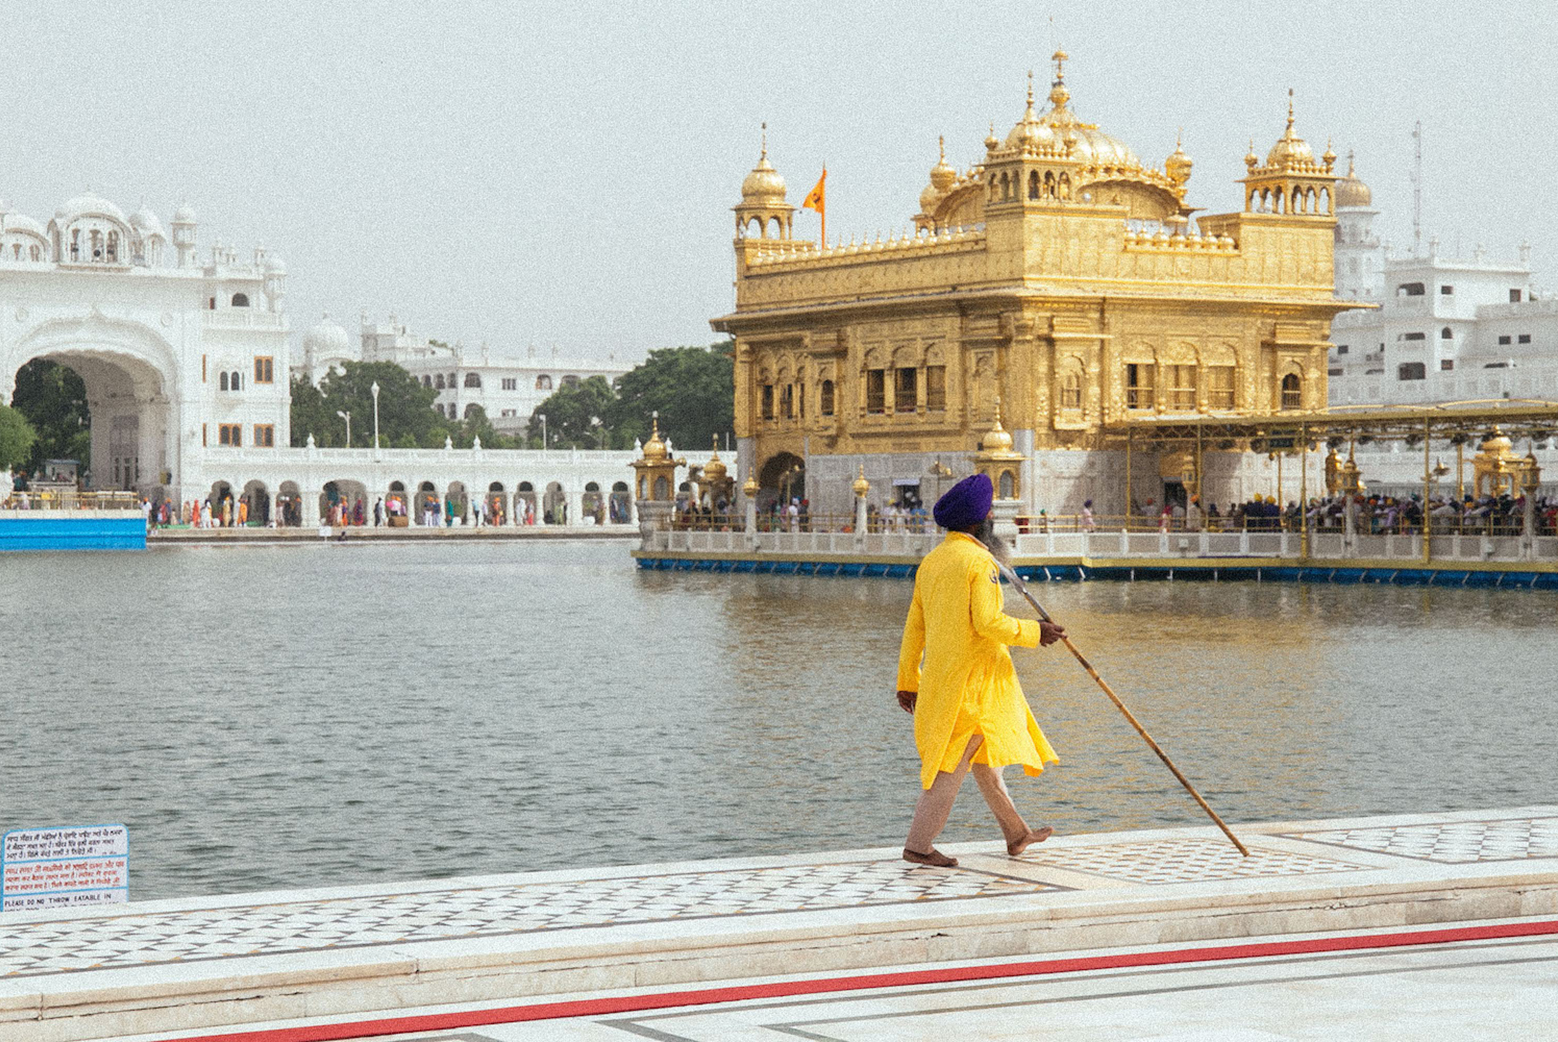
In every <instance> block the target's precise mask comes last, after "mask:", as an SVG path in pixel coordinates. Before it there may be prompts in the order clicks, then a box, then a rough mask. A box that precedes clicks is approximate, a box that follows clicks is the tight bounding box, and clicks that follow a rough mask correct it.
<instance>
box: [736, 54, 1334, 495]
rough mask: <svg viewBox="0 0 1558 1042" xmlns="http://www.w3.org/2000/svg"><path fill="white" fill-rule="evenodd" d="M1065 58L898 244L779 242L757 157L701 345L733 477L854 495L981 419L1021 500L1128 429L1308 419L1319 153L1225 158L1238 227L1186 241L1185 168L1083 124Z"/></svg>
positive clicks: (1319, 356)
mask: <svg viewBox="0 0 1558 1042" xmlns="http://www.w3.org/2000/svg"><path fill="white" fill-rule="evenodd" d="M1065 59H1066V56H1065V55H1064V54H1063V53H1060V52H1057V53H1056V55H1055V56H1054V60H1055V78H1054V81H1053V84H1052V89H1051V90H1050V94H1049V106H1048V107H1047V108H1046V109H1045V111H1043V112H1042V113H1040V112H1038V111H1036V108H1035V104H1034V100H1033V89H1032V84H1031V79H1030V85H1029V88H1028V103H1027V108H1026V111H1025V112H1024V113H1023V115H1022V118H1021V119H1020V120H1018V122H1017V123H1016V125H1015V126H1013V127H1012V129H1011V131H1010V132H1009V133H1008V134H1007V135H1006V137H1005V138H1004V139H1001V138H997V137H996V136H995V134H994V128H992V131H991V134H990V136H989V138H987V139H986V140H985V142H984V156H983V158H982V160H981V161H980V162H978V163H976V164H975V165H973V166H971V167H970V168H968V169H966V170H963V171H958V170H957V169H955V168H954V167H953V166H952V165H951V164H949V163H948V162H947V161H946V156H945V151H944V149H943V152H942V156H941V159H940V160H939V161H938V162H937V163H936V165H935V166H934V167H933V168H932V170H931V172H930V183H929V185H928V186H927V187H926V188H925V189H924V191H923V192H922V193H921V195H920V200H919V202H920V209H919V212H918V213H916V214H915V215H914V218H913V221H914V231H913V232H912V233H906V234H904V235H903V236H900V237H897V238H892V239H887V240H881V239H878V240H876V241H874V242H870V241H868V242H863V243H855V242H851V243H850V244H848V245H829V244H826V243H824V244H821V245H819V244H817V243H814V242H807V241H800V240H797V239H795V238H793V237H792V235H791V227H792V224H791V219H792V216H793V207H791V206H790V205H789V204H788V203H787V202H786V201H785V186H784V180H783V178H782V177H780V176H779V174H778V172H777V171H775V170H774V169H773V167H772V166H771V165H770V164H769V161H768V158H767V151H766V146H765V149H764V153H763V157H762V159H761V160H760V161H759V163H758V166H757V168H756V169H754V170H753V171H752V173H751V174H750V175H748V177H747V179H746V181H745V182H744V183H743V185H742V202H741V204H740V205H738V206H737V207H735V214H736V228H737V233H736V240H735V252H736V309H735V311H734V312H733V313H731V314H728V315H725V316H722V317H720V318H718V319H715V320H714V321H713V323H712V324H713V326H714V328H715V329H717V330H721V331H724V332H727V333H729V334H731V335H732V336H733V337H734V338H735V342H736V373H735V380H736V388H735V396H736V432H737V435H738V437H739V438H741V439H742V441H741V445H742V450H743V451H742V459H741V466H742V469H743V473H746V474H749V475H752V474H755V475H756V476H757V478H758V479H759V482H760V483H761V484H762V485H763V486H764V487H768V488H772V487H774V486H773V485H772V483H771V482H770V481H769V480H768V478H769V477H770V476H771V475H770V472H773V473H777V472H779V471H780V470H781V469H783V467H791V466H793V465H794V462H795V461H796V460H803V461H805V463H806V464H807V466H808V470H809V472H811V473H815V472H817V470H818V469H819V468H818V467H817V464H818V463H819V462H821V461H825V460H828V459H829V458H830V457H845V459H839V460H838V461H837V462H838V463H839V464H841V465H843V466H840V467H839V468H837V469H839V470H840V472H841V473H842V472H843V471H844V470H845V469H847V471H848V473H849V475H850V476H853V474H854V471H855V469H856V462H857V461H860V462H864V461H868V460H873V459H877V460H879V459H881V458H883V457H892V456H895V455H902V454H911V455H918V456H921V457H923V456H925V455H929V454H934V455H937V456H938V457H940V456H946V457H948V458H952V459H966V460H967V461H968V462H970V463H971V462H972V456H971V455H970V454H971V453H973V452H974V451H976V450H977V448H978V447H979V442H980V438H981V436H982V435H983V434H984V433H985V432H986V431H988V430H990V428H991V424H992V421H993V419H994V416H995V411H996V408H997V401H998V400H999V402H1000V407H1001V411H1002V413H1003V414H1004V418H1005V423H1006V427H1007V428H1008V429H1009V430H1010V431H1011V433H1012V435H1013V436H1014V438H1015V451H1016V452H1017V453H1020V454H1032V455H1033V456H1034V457H1035V458H1036V459H1037V460H1038V461H1039V462H1038V467H1039V470H1038V472H1035V473H1034V475H1033V476H1034V477H1035V478H1042V476H1043V471H1044V468H1045V467H1046V466H1047V465H1048V464H1047V463H1046V461H1053V460H1055V459H1057V457H1056V456H1055V453H1058V452H1063V451H1070V450H1090V451H1093V452H1098V451H1110V450H1114V449H1117V448H1121V447H1123V444H1124V432H1125V431H1126V430H1127V429H1128V427H1129V425H1130V424H1131V423H1132V422H1133V421H1134V420H1137V419H1140V418H1159V417H1164V416H1171V415H1181V414H1183V415H1188V416H1230V417H1231V416H1238V417H1255V416H1264V415H1268V414H1277V413H1282V412H1300V411H1309V410H1321V409H1323V408H1324V407H1325V404H1326V352H1327V350H1328V348H1329V346H1330V345H1329V343H1328V337H1329V334H1330V321H1331V319H1332V317H1333V316H1334V315H1335V314H1336V313H1337V312H1338V311H1339V310H1341V309H1343V308H1344V307H1346V306H1347V305H1344V304H1340V303H1338V302H1337V301H1335V300H1334V299H1333V285H1334V283H1333V277H1332V254H1331V250H1332V238H1333V228H1334V225H1335V220H1334V217H1333V211H1334V207H1333V202H1334V200H1333V195H1334V192H1335V181H1336V177H1335V174H1334V173H1333V170H1332V167H1333V164H1334V162H1335V158H1336V157H1335V156H1334V154H1332V152H1331V151H1330V149H1329V148H1327V149H1326V152H1325V154H1324V155H1323V156H1322V157H1320V158H1318V159H1317V158H1316V157H1315V156H1314V154H1313V151H1312V149H1311V148H1310V146H1309V145H1308V144H1306V143H1305V142H1304V141H1303V139H1301V138H1299V137H1298V136H1297V134H1296V133H1295V131H1294V125H1293V122H1294V121H1293V113H1292V105H1291V102H1290V103H1289V109H1288V121H1287V128H1286V130H1285V132H1284V133H1283V134H1282V135H1281V137H1280V138H1279V139H1278V140H1277V142H1276V144H1275V145H1274V146H1273V147H1272V148H1271V149H1270V151H1269V152H1268V154H1267V155H1266V157H1265V158H1264V160H1263V159H1262V158H1261V157H1259V156H1258V155H1256V154H1255V153H1254V151H1253V145H1252V149H1251V153H1250V154H1249V155H1248V156H1246V157H1245V163H1246V170H1247V174H1246V176H1245V177H1244V178H1243V179H1242V182H1241V184H1242V186H1243V193H1242V195H1243V207H1242V209H1240V210H1239V211H1237V212H1232V213H1224V214H1216V215H1200V216H1199V217H1194V218H1193V217H1192V214H1193V213H1194V212H1195V210H1196V208H1195V207H1193V206H1191V205H1190V204H1189V202H1188V201H1187V186H1188V182H1189V180H1190V174H1191V167H1192V164H1191V161H1190V159H1189V157H1187V156H1186V155H1185V153H1184V151H1183V149H1182V148H1180V147H1178V146H1176V148H1175V150H1174V152H1173V154H1171V155H1170V156H1169V157H1168V158H1167V159H1166V160H1165V161H1164V164H1163V167H1162V169H1155V168H1152V167H1149V166H1148V165H1146V164H1144V163H1142V162H1141V161H1140V160H1139V159H1137V157H1136V155H1135V154H1134V153H1133V152H1132V151H1131V149H1130V148H1129V147H1127V146H1126V145H1125V144H1124V143H1123V142H1121V141H1119V140H1118V139H1116V138H1114V137H1111V136H1110V135H1108V134H1106V133H1104V132H1103V131H1101V130H1099V129H1098V127H1097V126H1096V125H1094V124H1090V123H1084V122H1082V121H1081V120H1080V119H1079V118H1078V117H1077V116H1076V115H1075V114H1074V113H1073V111H1072V109H1071V107H1070V93H1069V91H1068V90H1067V88H1066V85H1065V78H1064V65H1063V63H1064V61H1065ZM1144 462H1145V461H1144ZM831 469H833V468H830V470H831ZM868 469H869V467H868ZM965 469H971V467H970V468H965ZM873 477H876V475H873ZM1022 484H1025V485H1026V486H1028V488H1030V489H1032V488H1034V487H1035V486H1039V487H1040V488H1041V489H1042V487H1043V482H1042V480H1039V481H1028V482H1023V483H1022ZM813 494H814V495H815V494H816V493H815V491H814V493H813ZM1042 494H1046V495H1051V496H1054V495H1059V493H1056V492H1054V491H1053V490H1051V491H1049V492H1047V493H1042ZM1058 505H1060V504H1058V503H1054V502H1052V503H1051V504H1050V507H1051V509H1052V510H1053V509H1054V508H1055V507H1056V506H1058ZM1122 505H1123V502H1122Z"/></svg>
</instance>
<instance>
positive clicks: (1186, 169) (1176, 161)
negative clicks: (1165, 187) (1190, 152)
mask: <svg viewBox="0 0 1558 1042" xmlns="http://www.w3.org/2000/svg"><path fill="white" fill-rule="evenodd" d="M1194 165H1195V164H1194V163H1192V162H1191V161H1190V157H1189V156H1187V155H1185V147H1184V145H1183V144H1181V142H1180V138H1178V137H1175V138H1174V151H1173V152H1172V153H1171V154H1170V155H1169V157H1168V158H1167V159H1165V160H1164V161H1163V172H1164V173H1165V174H1168V176H1169V180H1170V181H1173V182H1174V183H1175V184H1177V185H1182V184H1184V183H1185V182H1186V181H1188V180H1190V170H1191V168H1192V167H1193V166H1194Z"/></svg>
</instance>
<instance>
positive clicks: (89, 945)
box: [0, 861, 1065, 978]
mask: <svg viewBox="0 0 1558 1042" xmlns="http://www.w3.org/2000/svg"><path fill="white" fill-rule="evenodd" d="M1063 889H1065V888H1064V887H1058V886H1052V885H1050V884H1047V883H1039V882H1032V881H1029V880H1023V879H1014V878H1011V877H1008V876H1002V875H997V874H994V873H990V872H979V871H957V872H927V871H924V870H923V869H919V870H917V869H915V868H914V867H913V866H911V865H908V864H905V863H904V862H902V861H866V862H854V863H847V864H835V865H795V866H787V867H779V868H755V869H718V870H714V871H708V872H679V873H674V874H666V875H656V876H636V877H624V878H620V879H582V880H566V881H561V882H555V883H520V884H516V885H511V886H488V887H467V888H464V889H459V890H435V891H427V892H423V893H407V894H396V895H389V896H374V897H347V898H337V899H334V900H319V901H297V902H287V903H282V904H271V905H254V906H249V907H236V908H209V909H192V910H189V911H177V912H155V913H148V914H143V915H136V914H134V913H133V912H132V913H129V914H124V915H112V916H105V917H102V918H91V919H65V920H58V921H52V922H36V923H17V924H15V925H14V926H10V925H8V924H6V923H5V921H4V920H0V978H6V977H16V976H36V975H41V974H50V973H69V972H72V971H76V970H88V969H108V968H114V967H131V966H145V965H148V964H156V963H168V962H193V961H196V960H206V959H222V958H230V957H235V956H248V955H283V954H294V953H298V952H308V951H320V950H339V949H342V948H362V947H370V946H374V945H394V944H407V943H415V942H419V941H447V940H458V939H463V938H471V937H497V936H505V935H512V934H520V933H533V932H539V931H545V930H567V929H580V928H584V927H592V926H621V925H626V924H631V923H652V922H665V921H681V920H685V919H699V918H708V917H712V916H734V915H762V914H765V913H772V912H804V911H814V910H820V909H834V908H858V907H863V906H868V905H888V904H910V903H917V902H925V901H950V900H964V899H971V898H985V897H1008V896H1011V895H1014V894H1036V893H1044V892H1046V891H1056V890H1063Z"/></svg>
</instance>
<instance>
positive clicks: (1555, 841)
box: [1289, 818, 1558, 865]
mask: <svg viewBox="0 0 1558 1042" xmlns="http://www.w3.org/2000/svg"><path fill="white" fill-rule="evenodd" d="M1289 835H1290V836H1292V838H1294V839H1306V840H1309V841H1311V842H1313V843H1327V844H1330V845H1331V846H1335V847H1351V848H1353V849H1354V850H1372V851H1375V852H1376V853H1380V854H1395V855H1398V856H1400V857H1410V858H1418V859H1420V860H1423V861H1438V862H1442V863H1444V864H1450V865H1463V864H1470V863H1472V862H1475V861H1520V860H1523V859H1525V858H1533V857H1558V818H1509V819H1507V820H1504V821H1450V822H1431V823H1429V824H1426V825H1387V826H1382V827H1380V828H1363V829H1329V830H1326V831H1322V832H1293V833H1289Z"/></svg>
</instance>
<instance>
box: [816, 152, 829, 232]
mask: <svg viewBox="0 0 1558 1042" xmlns="http://www.w3.org/2000/svg"><path fill="white" fill-rule="evenodd" d="M822 193H823V194H822V209H821V210H820V211H818V213H817V216H818V217H821V218H822V248H823V249H827V248H828V194H827V193H828V164H827V163H823V164H822Z"/></svg>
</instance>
